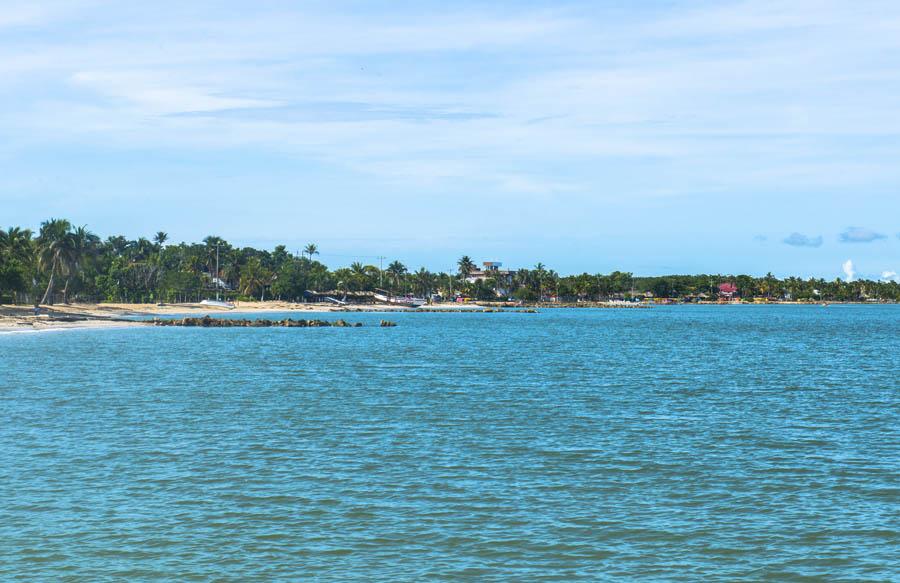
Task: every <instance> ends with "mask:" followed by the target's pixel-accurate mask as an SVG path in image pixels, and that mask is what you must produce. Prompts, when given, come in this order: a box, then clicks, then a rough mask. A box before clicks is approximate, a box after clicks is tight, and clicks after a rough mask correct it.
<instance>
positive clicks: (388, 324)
mask: <svg viewBox="0 0 900 583" xmlns="http://www.w3.org/2000/svg"><path fill="white" fill-rule="evenodd" d="M396 325H397V323H396V322H391V321H390V320H382V321H381V327H382V328H393V327H394V326H396Z"/></svg>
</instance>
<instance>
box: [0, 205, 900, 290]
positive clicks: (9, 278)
mask: <svg viewBox="0 0 900 583" xmlns="http://www.w3.org/2000/svg"><path fill="white" fill-rule="evenodd" d="M318 255H319V249H318V247H317V246H316V245H315V244H314V243H310V244H309V245H307V246H306V247H305V248H304V249H303V250H302V251H300V252H298V253H296V254H293V253H290V252H289V251H288V250H287V248H286V247H285V246H284V245H278V246H277V247H275V248H274V250H272V251H268V250H261V249H255V248H252V247H236V246H233V245H231V244H230V243H228V242H227V241H225V240H224V239H222V238H220V237H217V236H209V237H206V238H205V239H203V241H202V242H199V243H179V244H169V237H168V235H167V234H166V233H165V232H163V231H160V232H157V233H156V234H155V235H153V236H152V237H151V238H149V239H148V238H145V237H141V238H138V239H135V240H132V239H127V238H126V237H123V236H120V235H116V236H110V237H108V238H106V239H101V238H100V237H99V236H98V235H96V234H94V233H92V232H91V231H90V230H88V229H87V228H86V227H84V226H81V227H78V226H74V225H72V224H71V223H70V222H69V221H67V220H65V219H50V220H47V221H45V222H43V223H42V224H41V225H40V228H39V230H38V231H37V232H33V231H31V230H29V229H25V228H21V227H10V228H9V229H6V230H3V229H0V302H4V303H8V302H13V303H25V304H32V303H33V304H35V305H37V304H53V303H58V302H72V301H92V302H101V301H111V302H133V303H148V302H188V301H197V300H199V299H204V298H207V297H211V296H213V295H215V294H216V293H217V292H218V293H220V294H222V295H224V296H225V297H226V298H229V299H241V300H254V299H255V300H265V299H280V300H286V301H301V300H303V299H304V298H305V297H306V294H307V292H308V291H309V290H315V291H320V292H334V293H343V294H352V293H354V292H366V291H372V290H374V289H377V288H380V289H387V290H389V291H391V292H392V293H395V294H412V295H416V296H424V297H429V296H431V295H432V294H440V295H441V296H443V297H444V298H452V297H453V296H456V295H464V296H467V297H470V298H473V299H478V300H496V299H500V298H503V299H506V298H509V299H516V300H522V301H552V300H560V301H587V300H607V299H632V298H638V297H644V296H653V297H656V298H676V299H711V300H715V299H716V298H718V297H719V295H720V287H719V286H720V285H721V284H722V283H723V282H728V283H729V284H731V285H732V286H733V289H734V290H735V293H734V296H736V297H741V298H745V299H748V298H760V297H763V298H769V299H794V300H801V301H802V300H809V301H863V300H887V301H897V300H900V285H898V284H897V282H894V281H872V280H858V281H852V282H847V281H843V280H841V279H835V280H830V281H829V280H825V279H821V278H811V279H801V278H796V277H788V278H784V279H779V278H776V277H775V276H773V275H772V274H771V273H769V274H767V275H766V276H764V277H753V276H750V275H727V274H702V275H667V276H656V277H640V276H635V275H633V274H631V273H628V272H620V271H614V272H612V273H608V274H588V273H583V274H580V275H568V276H561V275H559V274H558V273H556V272H555V271H553V270H552V269H549V268H547V267H546V266H545V265H543V264H541V263H538V264H537V265H535V266H534V267H533V268H530V269H519V270H515V271H511V272H499V273H497V274H491V273H486V274H482V273H481V272H480V271H479V270H478V268H477V266H476V264H475V262H474V261H472V259H471V258H470V257H468V256H463V257H462V258H460V260H459V261H458V262H457V268H458V269H457V271H456V272H455V273H447V272H442V273H436V272H431V271H429V270H427V269H425V268H424V267H422V268H419V269H418V270H415V271H412V270H410V269H409V268H407V266H406V265H404V264H403V263H401V262H400V261H392V262H391V263H389V264H388V265H387V267H386V268H384V269H381V268H379V267H377V266H374V265H368V264H363V263H361V262H354V263H352V264H351V265H349V266H348V267H340V268H336V269H329V268H328V267H327V266H326V265H324V264H323V263H321V262H320V261H318V259H317V257H318ZM473 275H479V277H477V278H476V277H473Z"/></svg>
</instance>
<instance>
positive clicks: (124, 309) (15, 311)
mask: <svg viewBox="0 0 900 583" xmlns="http://www.w3.org/2000/svg"><path fill="white" fill-rule="evenodd" d="M673 305H678V306H682V305H687V306H823V305H825V306H828V305H864V306H872V305H878V306H881V305H896V303H895V302H796V301H781V302H765V303H749V302H748V303H743V302H742V303H737V302H729V303H719V302H697V303H663V302H660V303H634V304H627V305H625V304H622V303H617V302H585V303H581V304H572V303H563V304H556V303H534V304H531V303H528V304H523V305H521V306H514V307H513V306H508V305H504V306H503V307H502V308H501V307H499V306H498V304H497V303H496V302H478V303H475V302H472V303H466V304H459V303H450V302H444V303H441V304H433V305H429V306H427V307H425V308H423V309H421V310H420V309H415V308H406V307H401V306H393V305H389V304H360V305H349V306H332V305H327V304H299V303H291V302H283V301H277V300H269V301H264V302H237V303H236V305H235V307H234V309H228V308H219V307H216V306H208V305H202V304H196V303H191V304H164V305H157V304H124V303H109V304H105V303H104V304H93V303H91V304H69V305H54V306H42V307H41V313H40V315H37V316H36V315H35V314H34V310H33V307H32V306H21V305H0V334H13V333H34V332H50V331H54V330H79V329H97V328H133V327H137V326H144V325H152V322H153V321H152V320H147V321H141V320H133V319H131V318H139V317H148V316H196V315H210V316H213V317H214V316H215V315H217V314H235V315H238V314H241V315H252V314H267V313H286V312H292V313H299V314H304V313H305V314H346V313H484V312H494V311H503V312H507V311H508V312H522V311H531V312H533V311H534V310H536V309H545V308H546V309H564V308H572V309H610V308H626V307H627V308H651V307H657V306H673ZM506 308H509V309H506Z"/></svg>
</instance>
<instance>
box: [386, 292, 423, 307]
mask: <svg viewBox="0 0 900 583" xmlns="http://www.w3.org/2000/svg"><path fill="white" fill-rule="evenodd" d="M373 295H374V296H375V299H376V300H378V301H379V302H381V303H383V304H391V305H393V306H403V307H405V308H419V307H422V306H424V305H425V304H427V303H428V300H426V299H425V298H417V297H414V296H411V295H405V296H395V295H391V293H390V292H387V291H384V290H383V289H376V290H375V291H374V292H373Z"/></svg>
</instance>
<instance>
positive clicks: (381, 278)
mask: <svg viewBox="0 0 900 583" xmlns="http://www.w3.org/2000/svg"><path fill="white" fill-rule="evenodd" d="M378 287H382V288H383V287H384V256H383V255H379V256H378Z"/></svg>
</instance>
